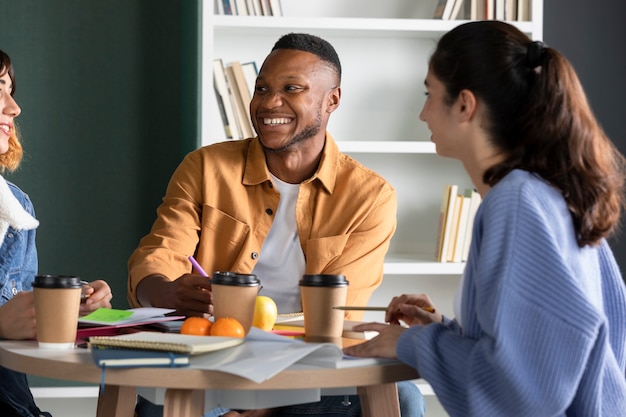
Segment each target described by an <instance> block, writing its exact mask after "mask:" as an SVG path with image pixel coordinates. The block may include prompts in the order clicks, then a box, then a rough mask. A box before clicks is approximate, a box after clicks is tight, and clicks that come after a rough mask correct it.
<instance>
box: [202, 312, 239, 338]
mask: <svg viewBox="0 0 626 417" xmlns="http://www.w3.org/2000/svg"><path fill="white" fill-rule="evenodd" d="M210 334H211V336H225V337H241V338H243V337H244V336H245V335H246V332H245V330H244V329H243V326H242V325H241V323H239V320H237V319H235V318H232V317H220V318H219V319H215V321H214V322H213V324H212V325H211V330H210Z"/></svg>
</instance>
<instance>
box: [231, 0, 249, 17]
mask: <svg viewBox="0 0 626 417" xmlns="http://www.w3.org/2000/svg"><path fill="white" fill-rule="evenodd" d="M235 10H236V12H235V13H234V14H236V15H237V16H248V6H247V5H246V0H235Z"/></svg>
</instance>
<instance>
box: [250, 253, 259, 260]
mask: <svg viewBox="0 0 626 417" xmlns="http://www.w3.org/2000/svg"><path fill="white" fill-rule="evenodd" d="M250 256H251V257H252V259H257V258H258V257H259V253H258V252H252V254H251V255H250Z"/></svg>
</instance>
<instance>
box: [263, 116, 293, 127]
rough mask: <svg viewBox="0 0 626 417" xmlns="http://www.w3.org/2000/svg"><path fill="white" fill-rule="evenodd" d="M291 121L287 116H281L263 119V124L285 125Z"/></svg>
mask: <svg viewBox="0 0 626 417" xmlns="http://www.w3.org/2000/svg"><path fill="white" fill-rule="evenodd" d="M287 123H289V119H286V118H280V119H263V124H265V125H271V126H276V125H284V124H287Z"/></svg>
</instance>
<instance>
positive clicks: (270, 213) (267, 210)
mask: <svg viewBox="0 0 626 417" xmlns="http://www.w3.org/2000/svg"><path fill="white" fill-rule="evenodd" d="M265 212H266V213H267V214H269V215H270V216H271V215H272V214H274V210H272V209H271V208H268V209H265Z"/></svg>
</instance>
